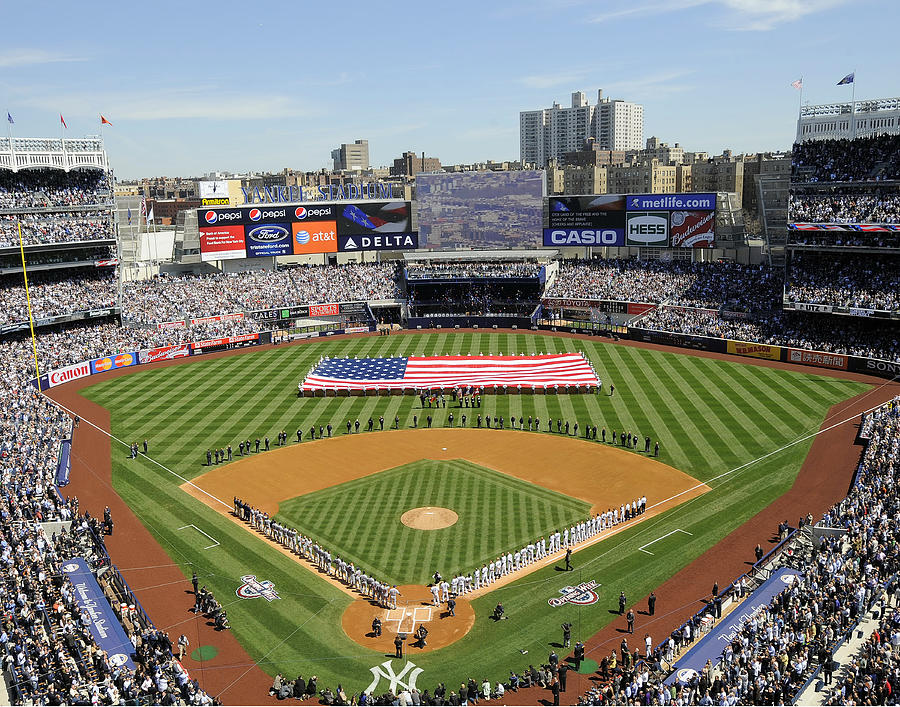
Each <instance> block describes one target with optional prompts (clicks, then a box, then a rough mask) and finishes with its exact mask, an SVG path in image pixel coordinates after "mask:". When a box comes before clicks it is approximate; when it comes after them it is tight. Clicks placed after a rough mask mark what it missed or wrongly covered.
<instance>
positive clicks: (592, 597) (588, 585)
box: [547, 579, 600, 607]
mask: <svg viewBox="0 0 900 707" xmlns="http://www.w3.org/2000/svg"><path fill="white" fill-rule="evenodd" d="M599 586H600V584H599V583H598V582H597V581H596V580H593V579H591V580H588V581H587V582H582V583H581V584H579V585H576V586H574V587H563V588H562V589H560V590H559V593H560V594H562V596H560V597H551V598H550V599H548V600H547V603H548V604H550V606H554V607H556V606H563V605H564V604H576V605H578V606H587V605H588V604H596V603H597V601H598V600H599V599H600V595H599V594H597V592H595V591H594V589H596V588H597V587H599Z"/></svg>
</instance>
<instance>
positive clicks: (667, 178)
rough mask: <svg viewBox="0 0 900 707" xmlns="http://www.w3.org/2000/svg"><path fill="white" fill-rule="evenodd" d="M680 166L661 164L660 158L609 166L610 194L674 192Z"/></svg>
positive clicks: (608, 184)
mask: <svg viewBox="0 0 900 707" xmlns="http://www.w3.org/2000/svg"><path fill="white" fill-rule="evenodd" d="M679 167H680V166H679V165H663V164H660V163H659V160H650V161H649V162H645V163H643V164H635V165H622V166H615V167H609V168H607V176H606V184H607V189H608V191H609V193H610V194H674V193H675V191H676V186H677V184H678V171H679Z"/></svg>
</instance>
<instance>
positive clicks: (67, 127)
mask: <svg viewBox="0 0 900 707" xmlns="http://www.w3.org/2000/svg"><path fill="white" fill-rule="evenodd" d="M59 122H60V123H62V126H63V127H64V128H65V129H66V130H68V129H69V126H68V125H66V119H65V118H63V117H62V113H60V114H59Z"/></svg>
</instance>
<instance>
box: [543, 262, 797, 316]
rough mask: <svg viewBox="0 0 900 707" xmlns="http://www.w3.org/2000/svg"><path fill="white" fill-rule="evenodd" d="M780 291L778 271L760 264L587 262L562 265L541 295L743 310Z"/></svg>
mask: <svg viewBox="0 0 900 707" xmlns="http://www.w3.org/2000/svg"><path fill="white" fill-rule="evenodd" d="M780 292H781V277H780V275H779V273H778V272H777V271H774V270H772V269H770V268H766V267H762V266H756V265H753V266H744V265H738V264H735V263H718V262H715V263H691V262H684V261H640V260H592V261H589V262H574V263H568V262H563V263H561V264H560V268H559V274H558V276H557V278H556V281H555V282H554V283H553V285H552V287H550V288H549V289H548V291H547V292H546V296H547V297H567V298H568V297H572V298H590V299H601V300H620V301H629V302H650V303H660V302H665V303H667V304H671V305H679V306H683V307H706V308H719V307H722V306H724V307H725V308H727V309H730V310H736V311H748V310H752V309H758V308H760V307H769V306H771V303H773V302H775V301H776V300H777V299H778V297H779V296H780Z"/></svg>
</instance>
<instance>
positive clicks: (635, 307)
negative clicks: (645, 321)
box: [627, 302, 656, 315]
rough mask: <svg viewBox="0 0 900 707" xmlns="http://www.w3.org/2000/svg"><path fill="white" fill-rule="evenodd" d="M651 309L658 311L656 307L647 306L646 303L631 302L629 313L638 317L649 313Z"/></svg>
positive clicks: (652, 305) (653, 305)
mask: <svg viewBox="0 0 900 707" xmlns="http://www.w3.org/2000/svg"><path fill="white" fill-rule="evenodd" d="M651 309H656V305H655V304H647V303H646V302H629V303H628V311H627V313H628V314H634V315H638V314H644V313H646V312H649V311H650V310H651Z"/></svg>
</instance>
